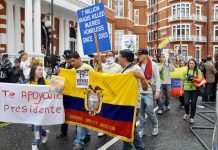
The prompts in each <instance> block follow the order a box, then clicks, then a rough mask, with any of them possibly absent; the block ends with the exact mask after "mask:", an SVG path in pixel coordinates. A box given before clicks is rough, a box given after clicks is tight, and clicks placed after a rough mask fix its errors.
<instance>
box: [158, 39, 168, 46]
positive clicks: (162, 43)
mask: <svg viewBox="0 0 218 150" xmlns="http://www.w3.org/2000/svg"><path fill="white" fill-rule="evenodd" d="M169 42H170V39H169V38H166V39H165V40H164V41H163V42H161V43H160V44H159V45H158V48H159V49H162V48H163V47H164V46H165V45H167V44H168V43H169Z"/></svg>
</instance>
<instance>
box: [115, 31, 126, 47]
mask: <svg viewBox="0 0 218 150" xmlns="http://www.w3.org/2000/svg"><path fill="white" fill-rule="evenodd" d="M123 35H124V30H115V50H116V51H119V50H120V49H121V42H122V37H123Z"/></svg>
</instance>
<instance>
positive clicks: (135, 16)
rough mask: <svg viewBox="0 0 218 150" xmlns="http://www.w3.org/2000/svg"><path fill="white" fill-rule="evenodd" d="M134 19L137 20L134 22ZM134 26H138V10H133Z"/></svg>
mask: <svg viewBox="0 0 218 150" xmlns="http://www.w3.org/2000/svg"><path fill="white" fill-rule="evenodd" d="M136 12H137V13H136ZM136 18H137V19H138V21H137V22H136ZM134 24H135V25H139V9H134Z"/></svg>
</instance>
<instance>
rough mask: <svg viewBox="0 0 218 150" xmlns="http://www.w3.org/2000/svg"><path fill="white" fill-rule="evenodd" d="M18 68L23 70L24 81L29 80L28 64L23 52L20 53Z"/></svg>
mask: <svg viewBox="0 0 218 150" xmlns="http://www.w3.org/2000/svg"><path fill="white" fill-rule="evenodd" d="M19 53H20V60H21V62H20V68H21V69H23V74H24V76H25V79H29V75H30V62H29V60H28V55H27V53H26V52H25V51H20V52H19Z"/></svg>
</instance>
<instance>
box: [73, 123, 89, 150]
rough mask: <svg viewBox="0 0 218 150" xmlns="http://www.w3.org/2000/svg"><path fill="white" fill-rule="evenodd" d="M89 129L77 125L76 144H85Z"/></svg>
mask: <svg viewBox="0 0 218 150" xmlns="http://www.w3.org/2000/svg"><path fill="white" fill-rule="evenodd" d="M88 133H89V130H88V129H86V128H83V127H79V126H77V128H76V139H75V141H74V144H78V145H81V146H82V147H83V146H84V139H85V137H86V135H88Z"/></svg>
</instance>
